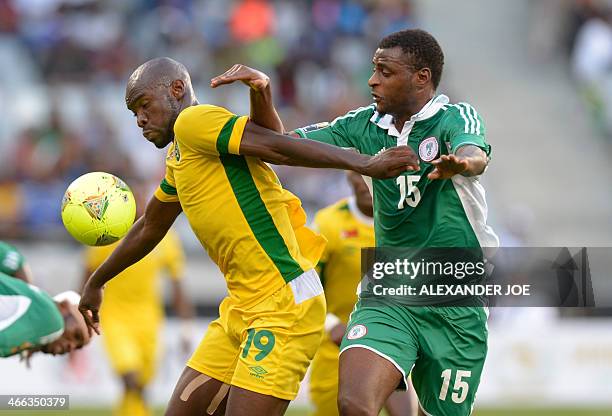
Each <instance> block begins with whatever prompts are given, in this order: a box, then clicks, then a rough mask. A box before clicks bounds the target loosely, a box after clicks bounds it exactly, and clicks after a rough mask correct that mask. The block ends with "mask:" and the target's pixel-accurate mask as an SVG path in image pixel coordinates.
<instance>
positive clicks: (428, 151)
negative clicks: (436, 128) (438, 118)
mask: <svg viewBox="0 0 612 416" xmlns="http://www.w3.org/2000/svg"><path fill="white" fill-rule="evenodd" d="M436 156H438V140H437V139H436V138H435V137H428V138H426V139H425V140H423V141H422V142H421V144H419V157H420V158H421V160H422V161H423V162H431V161H432V160H434V159H435V158H436Z"/></svg>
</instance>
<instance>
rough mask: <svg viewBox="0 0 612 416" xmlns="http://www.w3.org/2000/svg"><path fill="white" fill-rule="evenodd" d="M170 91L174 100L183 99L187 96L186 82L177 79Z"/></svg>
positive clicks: (171, 85)
mask: <svg viewBox="0 0 612 416" xmlns="http://www.w3.org/2000/svg"><path fill="white" fill-rule="evenodd" d="M170 91H171V93H172V95H173V96H174V98H176V99H177V100H180V99H182V98H183V96H184V95H185V81H183V80H182V79H175V80H174V81H172V84H170Z"/></svg>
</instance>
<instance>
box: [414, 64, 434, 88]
mask: <svg viewBox="0 0 612 416" xmlns="http://www.w3.org/2000/svg"><path fill="white" fill-rule="evenodd" d="M414 76H415V78H416V84H417V85H418V86H420V87H421V86H422V87H424V86H426V85H427V84H428V83H429V82H430V81H431V69H429V68H421V69H419V70H418V71H417V72H416V73H415V74H414Z"/></svg>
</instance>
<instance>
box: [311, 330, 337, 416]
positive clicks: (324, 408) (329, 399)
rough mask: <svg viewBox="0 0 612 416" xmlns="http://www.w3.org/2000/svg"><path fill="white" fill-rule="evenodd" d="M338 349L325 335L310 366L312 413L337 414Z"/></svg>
mask: <svg viewBox="0 0 612 416" xmlns="http://www.w3.org/2000/svg"><path fill="white" fill-rule="evenodd" d="M339 361H340V349H339V348H338V346H337V345H336V344H334V343H333V342H332V341H331V340H330V339H329V337H328V336H327V335H326V336H324V338H323V341H322V342H321V346H320V347H319V350H318V351H317V354H316V355H315V357H314V360H312V366H311V368H310V386H309V387H310V389H309V390H310V400H311V401H312V403H313V405H314V412H313V413H312V415H313V416H314V415H316V416H333V415H338V364H339Z"/></svg>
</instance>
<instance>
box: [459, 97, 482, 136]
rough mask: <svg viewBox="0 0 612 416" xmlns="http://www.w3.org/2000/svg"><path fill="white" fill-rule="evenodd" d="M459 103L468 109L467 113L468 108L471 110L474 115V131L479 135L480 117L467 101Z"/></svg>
mask: <svg viewBox="0 0 612 416" xmlns="http://www.w3.org/2000/svg"><path fill="white" fill-rule="evenodd" d="M461 104H463V105H464V106H465V108H466V109H467V110H468V113H469V111H470V110H472V113H474V115H473V116H472V117H473V118H474V120H475V121H476V124H475V129H474V130H475V131H474V133H475V134H477V135H479V136H480V119H479V118H478V113H477V112H476V109H475V108H474V107H472V106H471V105H470V104H468V103H461Z"/></svg>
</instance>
